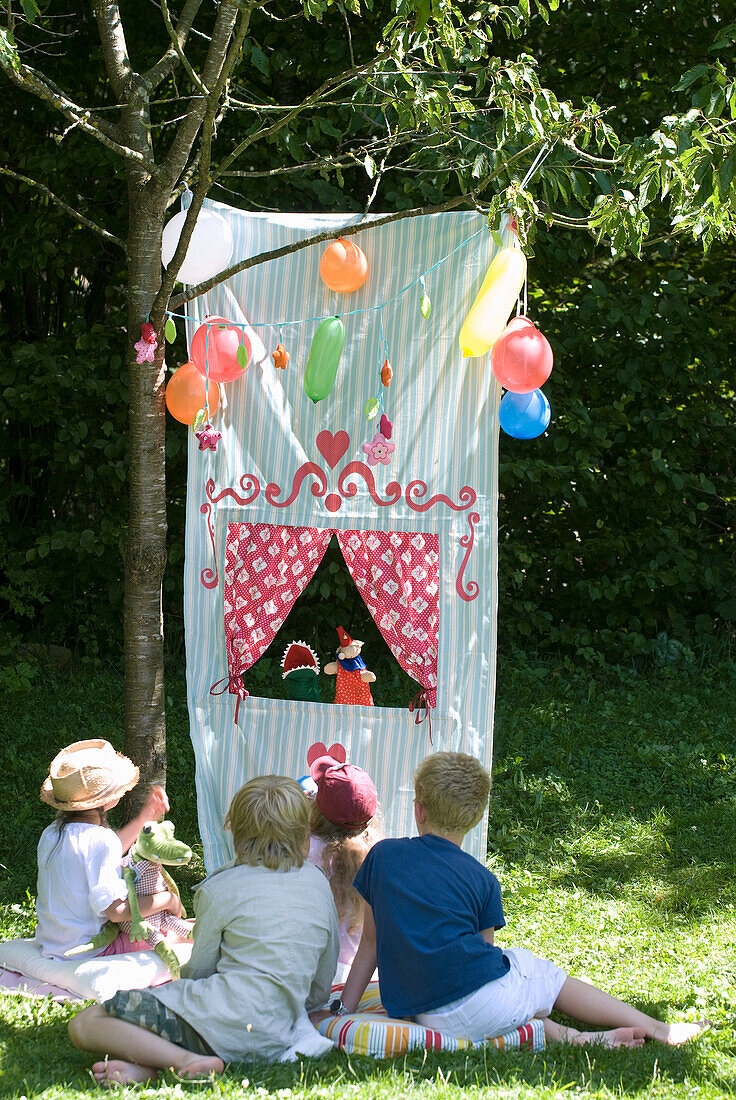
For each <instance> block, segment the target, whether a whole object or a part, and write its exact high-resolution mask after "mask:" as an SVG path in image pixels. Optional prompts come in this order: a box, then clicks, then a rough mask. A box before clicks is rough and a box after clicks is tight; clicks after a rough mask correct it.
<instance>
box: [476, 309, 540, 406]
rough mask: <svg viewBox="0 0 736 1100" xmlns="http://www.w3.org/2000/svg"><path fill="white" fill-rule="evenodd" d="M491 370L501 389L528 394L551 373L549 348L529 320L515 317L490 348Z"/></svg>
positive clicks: (536, 388) (537, 387)
mask: <svg viewBox="0 0 736 1100" xmlns="http://www.w3.org/2000/svg"><path fill="white" fill-rule="evenodd" d="M491 369H492V371H493V373H494V374H495V376H496V378H497V379H498V381H499V382H500V383H501V385H502V386H503V387H504V389H506V390H510V391H511V393H531V392H532V390H538V389H539V387H540V386H543V385H544V383H545V382H546V381H547V379H548V378H549V376H550V374H551V373H552V348H551V347H550V346H549V341H548V340H547V338H546V337H545V336H543V335H542V333H541V332H540V331H539V329H538V328H537V327H536V326H535V325H534V324H533V323H532V322H531V321H530V320H529V318H528V317H514V319H513V321H509V323H508V324H507V325H506V328H505V329H504V330H503V332H502V333H501V335H500V336H499V338H498V340H496V343H495V344H494V345H493V347H492V348H491Z"/></svg>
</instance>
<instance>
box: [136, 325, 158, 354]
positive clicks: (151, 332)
mask: <svg viewBox="0 0 736 1100" xmlns="http://www.w3.org/2000/svg"><path fill="white" fill-rule="evenodd" d="M133 347H134V348H135V351H136V356H135V361H136V363H152V362H153V360H154V356H155V355H156V348H157V347H158V338H157V336H156V330H155V328H154V327H153V325H152V324H151V323H150V321H146V322H145V323H144V324H142V325H141V338H140V340H138V342H137V343H136V344H134V345H133Z"/></svg>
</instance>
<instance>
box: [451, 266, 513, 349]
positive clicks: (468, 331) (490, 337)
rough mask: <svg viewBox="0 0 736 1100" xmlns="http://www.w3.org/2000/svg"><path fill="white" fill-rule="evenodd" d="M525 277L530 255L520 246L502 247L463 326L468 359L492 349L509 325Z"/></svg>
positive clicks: (463, 345)
mask: <svg viewBox="0 0 736 1100" xmlns="http://www.w3.org/2000/svg"><path fill="white" fill-rule="evenodd" d="M525 278H526V256H525V255H524V253H523V252H522V251H521V249H520V248H502V249H501V251H500V252H499V253H498V254H497V255H496V256H494V258H493V263H492V264H491V266H490V267H489V268H488V271H487V272H486V277H485V279H484V280H483V285H482V286H481V288H480V290H479V291H478V294H477V296H476V299H475V301H474V302H473V304H472V306H471V307H470V313H469V314H468V316H467V317H466V318H465V323H464V325H463V327H462V328H461V329H460V347H461V348H462V353H463V355H464V356H465V358H466V359H468V358H470V357H473V356H476V355H487V354H488V352H489V351H490V350H491V348H492V347H493V345H494V344H495V342H496V340H498V338H499V336H500V335H501V333H502V332H503V330H504V329H505V328H506V322H507V321H508V319H509V314H510V313H511V310H512V309H513V308H514V302H515V301H516V299H517V298H518V297H519V291H520V290H521V287H522V284H523V282H524V279H525Z"/></svg>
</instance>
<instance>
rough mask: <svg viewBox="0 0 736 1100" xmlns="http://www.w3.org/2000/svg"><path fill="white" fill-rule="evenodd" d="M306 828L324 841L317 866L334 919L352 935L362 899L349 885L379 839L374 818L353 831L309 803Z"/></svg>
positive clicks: (361, 911) (360, 915) (360, 913)
mask: <svg viewBox="0 0 736 1100" xmlns="http://www.w3.org/2000/svg"><path fill="white" fill-rule="evenodd" d="M309 829H310V832H311V833H312V836H316V837H319V839H320V840H323V841H324V842H325V845H324V848H323V849H322V853H321V855H320V857H319V864H318V866H320V867H321V868H322V870H323V871H324V873H325V874H326V876H327V879H328V881H329V883H330V889H331V890H332V896H333V898H334V899H335V906H336V908H337V915H338V918H339V919H340V920H341V921H343V920H344V921H346V922H347V928H348V931H349V932H355V931H356V930H357V929H358V928H360V926H361V923H362V919H363V899H362V898H361V896H360V894H359V893H358V891H357V890H356V889H355V887H354V886H353V879H354V878H355V876H356V874H357V873H358V869H359V867H360V866H361V864H362V863H363V860H364V859H365V857H366V855H367V853H368V852H369V851H370V849H371V848H372V847H373V845H374V844H375V843H376V841H378V840H380V839H381V836H382V833H381V829H380V825H379V822H378V815H377V814H376V815H375V816H374V817H372V818H371V820H370V821H369V822H368V824H367V825H361V826H360V827H359V828H358V829H357V830H356V829H355V828H353V829H351V828H350V827H349V826H346V825H335V824H333V822H332V821H328V820H327V818H326V817H325V815H324V814H323V813H322V811H321V810H319V809H318V808H317V806H316V804H315V803H314V802H313V803H312V805H311V808H310V811H309Z"/></svg>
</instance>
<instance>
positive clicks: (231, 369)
mask: <svg viewBox="0 0 736 1100" xmlns="http://www.w3.org/2000/svg"><path fill="white" fill-rule="evenodd" d="M208 333H209V335H208ZM241 346H242V347H244V348H245V352H246V353H247V359H246V360H245V366H246V367H247V366H248V365H249V364H250V360H251V356H252V350H251V346H250V340H249V339H248V337H247V336H246V335H245V333H244V332H243V329H242V328H241V327H240V326H239V325H234V324H232V322H230V321H228V320H227V318H226V317H205V319H204V322H203V323H202V324H201V325H200V326H199V328H198V329H197V331H196V332H195V334H194V336H193V337H192V347H191V350H190V355H191V359H192V362H193V363H194V365H195V366H196V368H197V370H198V371H200V372H201V373H202V374H207V364H209V376H210V379H211V380H212V381H213V382H232V381H233V380H234V379H235V378H240V376H241V374H243V371H244V368H243V367H242V366H241V365H240V363H239V362H238V348H239V347H241ZM241 358H243V353H242V352H241Z"/></svg>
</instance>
